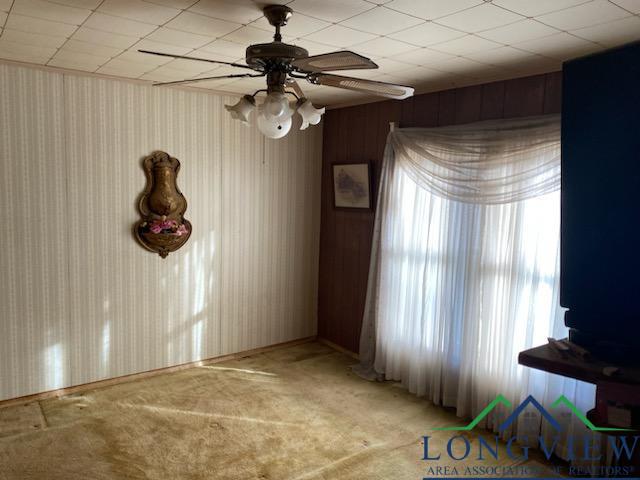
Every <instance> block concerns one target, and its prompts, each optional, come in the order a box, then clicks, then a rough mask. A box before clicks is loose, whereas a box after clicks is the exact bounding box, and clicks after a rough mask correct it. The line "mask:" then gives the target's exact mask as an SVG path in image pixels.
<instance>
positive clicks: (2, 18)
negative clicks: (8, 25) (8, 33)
mask: <svg viewBox="0 0 640 480" xmlns="http://www.w3.org/2000/svg"><path fill="white" fill-rule="evenodd" d="M8 16H9V14H8V13H6V12H0V25H2V26H4V24H5V22H6V21H7V17H8Z"/></svg>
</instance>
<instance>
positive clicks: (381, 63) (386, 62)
mask: <svg viewBox="0 0 640 480" xmlns="http://www.w3.org/2000/svg"><path fill="white" fill-rule="evenodd" d="M375 62H376V64H377V65H378V67H379V69H378V70H376V71H378V72H382V73H386V74H388V73H393V74H397V73H399V72H404V71H405V70H410V69H412V68H416V67H415V65H412V64H410V63H405V62H398V61H397V60H394V59H391V58H379V59H376V60H375ZM372 71H373V70H372Z"/></svg>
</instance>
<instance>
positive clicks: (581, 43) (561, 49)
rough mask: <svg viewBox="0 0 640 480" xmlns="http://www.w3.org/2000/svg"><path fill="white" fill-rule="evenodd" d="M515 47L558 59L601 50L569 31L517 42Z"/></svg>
mask: <svg viewBox="0 0 640 480" xmlns="http://www.w3.org/2000/svg"><path fill="white" fill-rule="evenodd" d="M513 46H514V47H515V48H518V49H521V50H525V51H527V52H531V53H537V54H538V55H544V56H545V57H550V58H555V59H558V60H568V59H570V58H575V57H578V56H580V55H586V54H587V53H592V52H595V51H597V50H600V47H599V46H598V45H597V44H595V43H592V42H589V41H587V40H583V39H581V38H577V37H574V36H573V35H569V34H568V33H564V32H563V33H557V34H555V35H549V36H548V37H543V38H536V39H535V40H529V41H527V42H521V43H516V44H514V45H513Z"/></svg>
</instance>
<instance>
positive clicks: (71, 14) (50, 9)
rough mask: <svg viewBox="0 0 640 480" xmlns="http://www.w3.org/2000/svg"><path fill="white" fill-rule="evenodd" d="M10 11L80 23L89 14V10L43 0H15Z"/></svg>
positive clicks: (55, 20) (72, 23)
mask: <svg viewBox="0 0 640 480" xmlns="http://www.w3.org/2000/svg"><path fill="white" fill-rule="evenodd" d="M11 13H12V14H14V13H17V14H19V15H27V16H29V17H36V18H42V19H44V20H51V21H54V22H61V23H68V24H71V25H80V24H81V23H82V22H84V21H85V20H86V19H87V17H88V16H89V15H90V14H91V10H87V9H83V8H75V7H68V6H66V5H60V4H58V3H51V2H45V1H44V0H15V1H14V3H13V7H12V8H11Z"/></svg>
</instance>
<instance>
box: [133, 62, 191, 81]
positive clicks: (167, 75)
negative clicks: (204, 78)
mask: <svg viewBox="0 0 640 480" xmlns="http://www.w3.org/2000/svg"><path fill="white" fill-rule="evenodd" d="M144 76H145V77H155V78H154V79H157V80H159V81H169V82H173V81H176V80H186V79H189V78H194V77H198V76H200V75H199V72H194V71H186V70H185V69H183V68H176V67H175V66H173V67H172V66H169V65H162V66H161V67H158V68H156V69H154V70H152V71H150V72H147V73H146V74H145V75H144ZM161 77H164V78H161Z"/></svg>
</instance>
